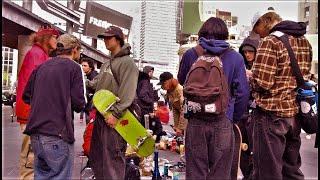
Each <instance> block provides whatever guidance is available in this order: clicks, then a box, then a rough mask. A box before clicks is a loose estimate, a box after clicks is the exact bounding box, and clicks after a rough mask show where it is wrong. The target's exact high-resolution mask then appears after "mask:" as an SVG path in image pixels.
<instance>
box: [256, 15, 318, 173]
mask: <svg viewBox="0 0 320 180" xmlns="http://www.w3.org/2000/svg"><path fill="white" fill-rule="evenodd" d="M253 31H254V32H255V33H257V34H259V35H260V37H261V38H263V39H262V40H261V43H260V45H259V48H258V51H257V56H256V60H255V62H254V63H253V67H252V80H253V81H252V87H253V97H254V99H255V102H256V106H257V107H256V108H255V109H254V110H253V116H252V119H253V120H254V121H253V127H254V129H253V173H252V178H253V179H304V175H303V173H302V172H301V170H300V166H301V156H300V152H299V151H300V146H301V139H300V132H301V125H300V123H299V120H298V119H297V118H295V116H296V114H297V113H298V106H297V103H296V93H295V89H296V88H297V82H296V78H295V76H293V74H292V68H291V65H290V64H291V63H290V57H289V54H288V50H287V49H286V48H285V46H284V44H283V43H282V42H281V41H280V40H279V39H278V38H277V37H276V35H279V34H285V35H287V37H288V40H289V44H290V46H291V47H292V49H293V50H294V55H295V57H297V58H296V59H297V64H298V66H299V68H300V70H301V73H302V75H303V77H304V80H308V79H309V78H310V75H311V74H310V68H311V60H312V58H311V57H312V51H311V49H312V48H311V45H310V43H309V42H308V40H307V39H306V38H305V37H304V34H306V24H305V23H302V22H299V23H297V22H293V21H282V19H281V18H280V16H279V15H278V14H276V13H275V12H268V13H265V14H264V15H262V16H261V17H260V18H258V20H257V21H256V23H255V24H254V27H253Z"/></svg>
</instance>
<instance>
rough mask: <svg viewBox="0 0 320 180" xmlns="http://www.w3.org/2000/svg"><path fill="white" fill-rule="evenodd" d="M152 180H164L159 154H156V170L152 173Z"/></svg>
mask: <svg viewBox="0 0 320 180" xmlns="http://www.w3.org/2000/svg"><path fill="white" fill-rule="evenodd" d="M152 180H162V178H161V176H160V171H159V152H158V151H155V152H154V170H153V173H152Z"/></svg>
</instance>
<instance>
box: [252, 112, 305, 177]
mask: <svg viewBox="0 0 320 180" xmlns="http://www.w3.org/2000/svg"><path fill="white" fill-rule="evenodd" d="M252 121H253V173H252V179H255V180H263V179H266V180H270V179H274V180H282V179H288V180H289V179H290V180H295V179H299V180H300V179H304V175H303V173H302V172H301V170H300V169H299V168H300V166H301V156H300V152H299V150H300V146H301V138H300V132H301V126H300V124H299V121H297V120H296V119H295V118H294V117H292V118H283V117H278V116H275V115H274V114H273V113H272V112H268V111H264V110H263V109H261V108H259V107H258V108H257V109H255V110H254V111H253V116H252Z"/></svg>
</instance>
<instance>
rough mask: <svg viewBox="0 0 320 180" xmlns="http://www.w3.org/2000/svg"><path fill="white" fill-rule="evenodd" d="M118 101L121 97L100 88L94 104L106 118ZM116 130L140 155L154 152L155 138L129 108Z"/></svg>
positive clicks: (94, 98)
mask: <svg viewBox="0 0 320 180" xmlns="http://www.w3.org/2000/svg"><path fill="white" fill-rule="evenodd" d="M118 101H120V99H119V98H118V97H116V96H115V95H114V94H113V93H112V92H110V91H108V90H99V91H97V92H96V93H95V94H94V96H93V105H94V106H95V107H96V108H97V110H98V111H99V112H100V113H101V114H102V115H103V116H104V117H105V118H106V117H108V116H109V115H110V114H111V112H110V111H109V109H110V108H111V107H112V106H113V105H114V104H115V103H116V102H118ZM115 130H116V131H117V132H118V133H119V134H120V135H121V136H122V137H123V139H124V140H125V141H126V142H127V143H128V144H129V145H130V146H131V147H132V148H133V149H134V151H135V152H136V153H137V154H138V155H139V156H142V157H147V156H149V155H151V154H152V153H153V152H154V150H155V140H154V139H153V138H152V135H150V134H149V133H148V132H147V130H146V129H145V128H144V127H143V126H142V125H141V123H140V122H139V121H138V120H137V119H136V117H135V116H134V115H133V114H132V113H131V112H130V111H129V110H126V112H125V113H124V114H123V116H122V117H121V118H120V119H119V120H118V122H117V124H116V126H115Z"/></svg>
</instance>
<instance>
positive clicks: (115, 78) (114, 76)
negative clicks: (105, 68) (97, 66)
mask: <svg viewBox="0 0 320 180" xmlns="http://www.w3.org/2000/svg"><path fill="white" fill-rule="evenodd" d="M111 61H112V59H110V60H109V62H110V70H111V72H112V76H113V78H114V80H116V82H117V84H118V86H120V83H119V81H118V79H117V77H116V74H115V73H114V71H113V70H112V66H111Z"/></svg>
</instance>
